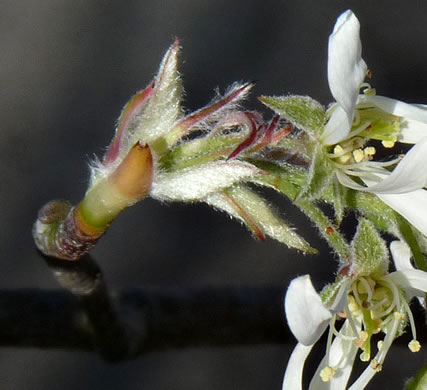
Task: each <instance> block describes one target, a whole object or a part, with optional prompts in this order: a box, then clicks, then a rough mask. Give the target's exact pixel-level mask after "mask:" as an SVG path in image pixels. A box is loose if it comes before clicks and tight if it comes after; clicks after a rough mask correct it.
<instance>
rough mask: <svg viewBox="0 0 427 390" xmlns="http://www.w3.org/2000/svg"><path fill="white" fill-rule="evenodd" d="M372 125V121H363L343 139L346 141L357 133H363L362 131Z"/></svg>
mask: <svg viewBox="0 0 427 390" xmlns="http://www.w3.org/2000/svg"><path fill="white" fill-rule="evenodd" d="M370 125H371V122H364V123H362V124H361V125H360V126H359V127H358V128H357V129H354V130H353V131H350V133H349V134H348V135H347V137H345V138H344V139H343V140H341V142H342V141H345V140H347V139H349V138H353V137H354V136H356V135H357V134H359V133H361V132H362V131H364V130H366V129H367V128H368V127H369V126H370Z"/></svg>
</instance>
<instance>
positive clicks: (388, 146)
mask: <svg viewBox="0 0 427 390" xmlns="http://www.w3.org/2000/svg"><path fill="white" fill-rule="evenodd" d="M381 143H382V144H383V146H384V147H385V148H392V147H393V146H394V144H395V143H396V141H381Z"/></svg>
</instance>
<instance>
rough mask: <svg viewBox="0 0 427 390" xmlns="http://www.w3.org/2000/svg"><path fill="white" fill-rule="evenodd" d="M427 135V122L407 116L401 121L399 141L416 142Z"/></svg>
mask: <svg viewBox="0 0 427 390" xmlns="http://www.w3.org/2000/svg"><path fill="white" fill-rule="evenodd" d="M426 136H427V123H424V122H419V121H416V120H414V119H408V118H405V119H403V120H402V121H401V123H400V133H399V136H398V137H397V140H398V141H399V142H402V143H405V144H415V143H417V142H418V141H420V140H421V139H422V138H424V137H426Z"/></svg>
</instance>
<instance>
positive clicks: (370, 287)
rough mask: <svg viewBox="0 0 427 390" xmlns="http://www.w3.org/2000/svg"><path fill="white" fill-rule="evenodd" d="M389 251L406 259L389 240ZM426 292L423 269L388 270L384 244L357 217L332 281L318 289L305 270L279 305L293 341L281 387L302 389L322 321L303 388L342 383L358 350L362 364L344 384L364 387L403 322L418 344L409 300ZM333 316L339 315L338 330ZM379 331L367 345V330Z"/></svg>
mask: <svg viewBox="0 0 427 390" xmlns="http://www.w3.org/2000/svg"><path fill="white" fill-rule="evenodd" d="M403 245H404V244H403ZM391 253H392V256H393V258H394V260H395V261H396V259H398V260H397V261H398V262H399V263H400V264H408V263H409V256H410V252H409V251H408V248H407V247H404V246H401V245H400V244H393V246H392V250H391ZM426 292H427V272H424V271H421V270H415V269H409V268H404V269H401V270H398V271H395V272H391V273H388V253H387V248H386V247H385V244H384V243H383V242H382V240H381V238H380V237H379V235H378V233H377V232H376V231H375V229H374V228H373V226H372V225H371V223H370V222H368V221H367V220H361V221H360V223H359V227H358V230H357V232H356V235H355V238H354V240H353V242H352V261H351V263H349V264H346V265H342V266H341V268H340V270H339V272H338V277H337V281H336V282H335V283H333V284H331V285H328V286H326V287H325V288H324V289H323V291H322V292H321V293H320V294H318V293H317V292H316V290H315V289H314V287H313V285H312V283H311V280H310V276H308V275H305V276H301V277H298V278H296V279H294V280H293V281H292V282H291V284H290V285H289V288H288V290H287V293H286V298H285V311H286V317H287V320H288V324H289V327H290V329H291V331H292V333H293V334H294V336H295V337H296V338H297V340H298V345H297V346H296V348H295V350H294V352H293V353H292V355H291V357H290V360H289V363H288V367H287V369H286V373H285V378H284V383H283V389H302V371H303V368H304V363H305V360H306V358H307V356H308V354H309V353H310V351H311V349H312V347H313V346H314V344H315V343H316V342H317V340H318V339H319V338H320V336H321V335H322V334H323V333H324V331H325V330H326V329H327V328H328V327H329V332H328V341H327V347H326V354H325V357H324V358H323V360H322V361H321V363H320V365H319V367H318V369H317V371H316V373H315V374H314V376H313V378H312V380H311V383H310V387H309V388H310V389H345V388H347V382H348V380H349V377H350V374H351V371H352V368H353V364H354V360H355V358H356V356H357V354H358V353H359V358H360V359H361V360H362V361H364V362H367V363H368V365H367V367H366V369H365V370H364V371H363V373H362V374H361V375H360V376H359V378H358V379H357V380H356V381H355V382H354V383H353V384H352V385H351V386H350V387H349V389H351V390H358V389H364V388H365V386H366V385H367V383H368V382H369V381H370V380H371V379H372V377H373V376H374V375H375V374H376V373H378V372H380V371H381V369H382V367H383V365H384V361H385V358H386V355H387V353H388V351H389V349H390V347H391V345H392V343H393V340H394V339H395V338H396V337H398V336H400V335H401V334H402V333H403V331H404V329H405V328H406V326H407V325H409V326H410V328H411V332H412V340H411V341H410V343H409V345H408V348H409V350H410V351H411V352H418V351H419V350H420V349H421V345H420V343H419V341H418V340H417V335H416V328H415V322H414V319H413V316H412V312H411V309H410V307H409V303H410V301H411V299H412V298H413V297H415V296H416V297H423V296H424V294H425V293H426ZM338 321H344V323H343V324H342V325H341V328H340V329H339V330H337V329H336V323H337V322H338ZM380 333H384V334H385V336H384V338H383V339H382V340H380V341H379V342H378V343H377V345H376V346H373V345H372V336H373V335H377V334H380Z"/></svg>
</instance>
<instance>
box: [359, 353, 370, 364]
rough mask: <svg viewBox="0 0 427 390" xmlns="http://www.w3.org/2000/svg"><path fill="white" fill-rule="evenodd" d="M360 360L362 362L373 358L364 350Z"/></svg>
mask: <svg viewBox="0 0 427 390" xmlns="http://www.w3.org/2000/svg"><path fill="white" fill-rule="evenodd" d="M359 358H360V360H361V361H362V362H369V359H370V358H371V355H370V354H369V353H368V352H366V351H365V352H362V353H361V354H360V356H359Z"/></svg>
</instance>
